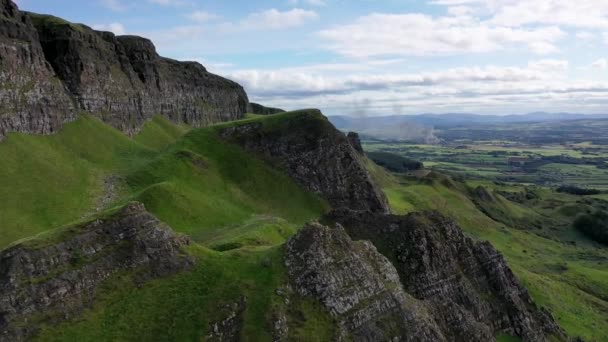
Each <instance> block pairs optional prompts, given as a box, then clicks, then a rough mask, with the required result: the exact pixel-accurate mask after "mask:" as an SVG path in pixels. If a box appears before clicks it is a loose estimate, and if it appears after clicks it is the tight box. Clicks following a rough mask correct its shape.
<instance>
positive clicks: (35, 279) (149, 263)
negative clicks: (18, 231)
mask: <svg viewBox="0 0 608 342" xmlns="http://www.w3.org/2000/svg"><path fill="white" fill-rule="evenodd" d="M58 234H60V235H59V236H51V237H49V239H50V240H49V241H45V240H42V241H39V240H34V241H33V242H31V243H28V242H25V243H21V244H18V245H15V246H13V247H10V248H8V249H6V250H4V251H2V252H0V341H19V340H25V339H28V337H30V336H32V335H33V334H35V333H36V331H35V329H37V328H39V325H40V323H43V322H46V323H53V322H57V321H60V320H65V319H69V318H70V317H73V316H74V315H77V314H78V313H79V312H81V311H82V310H83V309H84V308H86V307H87V306H88V305H90V304H91V302H92V301H93V299H94V298H95V293H96V290H97V287H98V286H99V285H100V284H101V283H102V282H103V281H104V280H106V279H108V278H109V277H110V276H112V275H113V274H115V273H118V272H121V271H124V270H131V269H138V270H141V273H139V277H140V278H139V281H144V280H147V279H149V278H155V277H160V276H166V275H169V274H172V273H175V272H177V271H180V270H183V269H187V268H189V267H190V266H191V265H192V260H191V259H190V258H189V257H185V256H182V255H181V253H180V249H181V247H182V246H185V245H187V244H189V240H188V239H187V238H184V237H179V236H176V235H175V234H174V233H173V232H172V231H171V229H170V228H169V227H167V226H166V225H164V224H162V223H161V222H159V221H158V220H157V219H156V218H155V217H154V216H152V215H150V214H149V213H148V212H146V210H145V208H144V207H143V205H142V204H139V203H134V204H130V205H128V206H126V207H125V208H123V209H122V210H121V211H120V212H118V213H117V214H114V215H113V216H111V217H109V218H107V219H99V220H96V221H93V222H90V223H86V224H83V225H81V226H77V227H73V228H70V229H68V230H66V231H62V232H61V233H58ZM29 321H32V322H36V323H35V324H34V323H30V324H28V322H29Z"/></svg>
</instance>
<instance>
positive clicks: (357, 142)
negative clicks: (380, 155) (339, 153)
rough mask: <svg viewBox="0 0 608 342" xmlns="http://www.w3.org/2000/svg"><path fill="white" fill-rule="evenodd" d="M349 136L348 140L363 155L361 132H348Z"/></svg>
mask: <svg viewBox="0 0 608 342" xmlns="http://www.w3.org/2000/svg"><path fill="white" fill-rule="evenodd" d="M346 137H347V138H348V142H349V143H350V145H351V146H352V147H353V148H354V149H355V151H357V152H359V154H361V155H363V154H365V152H363V146H361V139H359V133H355V132H348V135H347V136H346Z"/></svg>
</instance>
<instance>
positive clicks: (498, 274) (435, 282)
mask: <svg viewBox="0 0 608 342" xmlns="http://www.w3.org/2000/svg"><path fill="white" fill-rule="evenodd" d="M328 221H330V222H339V224H340V225H342V226H343V227H344V229H345V230H346V232H348V235H349V236H350V238H352V239H353V240H365V241H369V242H368V243H371V244H373V245H374V246H376V247H377V248H378V252H380V253H381V254H382V255H383V256H384V257H385V258H386V259H387V260H389V261H390V263H391V264H392V266H394V269H393V268H390V267H389V268H385V270H384V271H382V272H381V273H382V274H383V278H384V279H393V278H395V279H398V282H399V286H398V287H400V288H402V289H403V291H405V293H406V295H407V296H409V297H410V298H411V300H410V302H411V303H415V304H411V305H415V306H411V305H410V307H418V306H420V307H422V308H423V309H420V310H418V311H417V312H414V313H413V314H414V315H416V316H418V317H419V318H420V319H422V318H424V317H426V316H425V315H428V317H430V318H432V322H433V327H434V329H435V330H436V331H439V332H440V337H438V338H436V337H433V338H431V339H427V336H426V335H424V334H426V332H424V333H421V334H423V335H419V336H418V339H416V340H422V341H427V340H431V341H435V340H437V341H442V340H447V341H493V340H494V338H495V336H497V335H499V334H508V335H511V336H516V337H520V338H522V339H523V340H524V341H530V342H532V341H534V342H536V341H547V340H549V338H555V339H556V340H565V337H564V335H563V332H562V330H561V329H560V328H559V327H558V326H557V324H556V323H555V322H554V320H553V318H552V317H551V315H550V314H549V313H548V312H546V311H545V310H544V309H541V308H538V307H537V306H536V305H535V304H534V302H533V301H532V299H531V297H530V295H529V294H528V292H527V290H526V289H525V288H524V287H523V286H522V284H521V283H520V282H519V280H518V279H517V278H516V277H515V276H514V274H513V272H512V271H511V270H510V269H509V267H508V265H507V264H506V262H505V260H504V259H503V257H502V255H501V254H500V253H499V252H497V251H496V250H495V249H494V247H492V245H491V244H490V243H488V242H474V241H473V240H471V239H470V238H468V237H466V236H465V235H464V234H463V233H462V231H461V229H460V228H459V227H458V226H457V225H456V224H455V223H454V222H453V221H452V220H450V219H448V218H446V217H444V216H442V215H440V214H438V213H433V212H430V213H417V214H410V215H408V216H396V215H382V214H372V213H361V212H353V211H348V210H342V211H337V212H333V213H332V214H330V215H329V216H328ZM339 227H340V226H339ZM341 229H342V228H338V230H341ZM302 234H303V233H300V234H299V235H300V237H297V238H295V239H302V237H301V235H302ZM322 238H324V236H323V235H319V236H318V237H316V238H315V239H317V240H322ZM325 239H327V237H325ZM342 239H343V238H342ZM315 243H322V242H318V241H317V242H315ZM291 244H294V242H291ZM334 246H335V247H332V248H330V249H328V250H327V251H328V253H330V254H331V255H330V256H329V257H328V256H326V255H324V254H323V253H313V254H308V257H309V258H310V259H311V260H309V261H307V265H308V266H306V267H304V268H302V266H300V267H299V268H294V267H293V266H292V265H293V262H290V261H289V260H291V258H293V257H292V256H290V255H292V254H297V253H307V252H306V250H305V249H303V248H300V249H299V252H295V253H294V252H293V251H294V249H293V248H292V249H291V250H290V249H288V252H287V257H286V258H287V260H288V261H287V264H288V266H289V267H290V268H291V270H290V272H291V273H290V274H292V275H297V274H299V275H297V276H295V277H293V276H292V279H293V281H294V283H295V285H296V287H297V288H303V289H308V291H309V292H306V291H307V290H300V292H301V293H303V294H307V295H312V296H315V297H316V298H318V299H319V300H321V301H322V302H324V301H325V299H324V298H326V297H327V294H321V295H320V294H319V293H317V292H315V291H316V290H315V289H324V290H332V289H336V290H335V291H336V293H333V294H332V295H339V294H340V293H348V292H350V291H354V290H355V289H354V287H356V286H358V284H360V283H363V280H357V281H354V282H353V281H348V279H347V278H344V277H343V276H336V277H335V279H339V281H336V280H335V279H334V278H332V277H329V278H324V277H318V278H315V279H313V278H311V277H313V276H312V275H314V274H322V272H330V273H331V272H334V273H336V272H337V270H335V269H332V268H331V267H327V266H322V267H320V264H322V263H323V259H329V260H332V263H334V264H336V265H337V264H339V265H345V266H343V267H345V268H347V269H357V270H358V271H356V272H355V273H357V274H358V273H361V274H360V275H358V277H369V274H372V275H373V273H372V272H368V271H362V272H360V271H359V270H363V268H361V267H358V266H357V267H355V265H354V264H353V263H352V262H351V261H348V260H347V259H345V256H344V255H345V254H344V253H345V251H347V250H349V249H352V248H338V247H337V245H336V244H334ZM308 248H309V249H310V247H308ZM350 253H352V252H350ZM317 254H318V255H317ZM351 266H352V267H351ZM381 269H382V268H378V267H376V268H375V270H381ZM294 271H297V272H294ZM393 271H394V272H396V273H397V276H395V274H394V273H393ZM305 272H308V273H307V274H308V275H304V273H305ZM319 272H320V273H319ZM343 272H344V271H343ZM313 280H314V281H313ZM367 281H369V280H367ZM390 287H391V286H388V287H387V288H390ZM355 292H357V293H361V291H360V290H356V291H355ZM363 293H364V292H363ZM332 303H337V301H332ZM326 306H327V305H326ZM330 310H331V308H330ZM390 310H392V309H391V308H390V307H389V306H384V310H383V311H382V312H383V313H385V312H390ZM337 316H338V317H342V316H341V315H337ZM363 317H366V320H370V319H372V320H373V317H374V316H373V315H372V314H369V315H364V316H363ZM356 318H357V319H360V318H361V316H356ZM342 319H345V320H346V324H347V326H348V325H349V324H350V325H352V324H355V323H356V322H357V321H356V320H353V319H351V318H349V317H348V316H344V317H342ZM387 329H389V330H384V333H385V334H388V333H389V331H390V332H392V331H393V330H392V328H390V327H389V328H387ZM406 329H407V327H406ZM370 338H371V339H370ZM406 338H411V337H406V336H405V335H401V338H400V339H398V340H407V339H406ZM374 339H375V338H374V337H373V335H369V334H367V333H366V334H364V338H361V339H359V340H374Z"/></svg>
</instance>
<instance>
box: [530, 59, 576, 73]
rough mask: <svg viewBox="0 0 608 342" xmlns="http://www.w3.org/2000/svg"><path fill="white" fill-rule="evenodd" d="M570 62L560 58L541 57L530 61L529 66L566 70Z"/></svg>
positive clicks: (545, 69)
mask: <svg viewBox="0 0 608 342" xmlns="http://www.w3.org/2000/svg"><path fill="white" fill-rule="evenodd" d="M569 67H570V62H568V61H566V60H560V59H541V60H538V61H532V62H529V63H528V68H530V69H532V70H539V71H566V70H568V68H569Z"/></svg>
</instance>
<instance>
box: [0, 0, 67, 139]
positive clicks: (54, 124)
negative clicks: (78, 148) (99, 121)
mask: <svg viewBox="0 0 608 342" xmlns="http://www.w3.org/2000/svg"><path fill="white" fill-rule="evenodd" d="M74 118H75V116H74V106H73V103H72V100H71V99H70V97H69V96H68V95H67V93H66V91H65V87H64V86H63V84H62V83H61V81H60V80H59V79H58V78H57V76H56V74H55V72H54V71H53V69H52V68H51V66H50V65H49V64H48V63H47V61H46V59H45V58H44V53H43V51H42V47H41V45H40V42H39V39H38V32H37V31H36V29H35V28H34V26H33V25H32V22H31V19H30V17H29V16H27V15H25V14H23V13H21V12H19V9H18V8H17V6H16V5H15V4H14V3H13V2H12V1H10V0H0V139H2V137H4V136H5V135H6V133H7V132H30V133H39V134H49V133H53V132H55V131H56V130H58V129H59V128H60V127H61V126H62V125H63V123H65V122H68V121H71V120H74Z"/></svg>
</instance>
